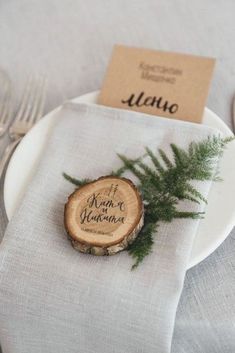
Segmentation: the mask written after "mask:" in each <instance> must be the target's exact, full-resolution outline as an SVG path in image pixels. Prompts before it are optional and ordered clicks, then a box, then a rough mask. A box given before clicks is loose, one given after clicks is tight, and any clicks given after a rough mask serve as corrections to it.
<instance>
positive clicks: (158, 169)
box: [146, 147, 165, 175]
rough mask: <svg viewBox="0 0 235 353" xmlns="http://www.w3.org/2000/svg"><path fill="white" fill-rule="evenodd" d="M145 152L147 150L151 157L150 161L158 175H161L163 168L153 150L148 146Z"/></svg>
mask: <svg viewBox="0 0 235 353" xmlns="http://www.w3.org/2000/svg"><path fill="white" fill-rule="evenodd" d="M146 152H147V155H148V156H149V157H150V158H151V161H152V162H153V164H154V166H155V168H156V170H157V171H158V172H159V174H160V175H163V174H164V172H165V170H164V168H163V167H162V165H161V163H160V162H159V160H158V159H157V157H156V156H155V155H154V154H153V152H152V151H151V150H150V149H149V148H148V147H146Z"/></svg>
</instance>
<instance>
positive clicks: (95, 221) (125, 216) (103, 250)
mask: <svg viewBox="0 0 235 353" xmlns="http://www.w3.org/2000/svg"><path fill="white" fill-rule="evenodd" d="M143 210H144V208H143V202H142V199H141V196H140V194H139V192H138V190H137V189H136V187H135V185H134V184H133V183H132V182H131V181H130V180H129V179H126V178H119V177H114V176H107V177H101V178H99V179H97V180H96V181H93V182H90V183H88V184H86V185H84V186H82V187H80V188H79V189H78V190H76V191H75V192H74V193H73V194H71V195H70V196H69V198H68V202H67V203H66V205H65V215H64V222H65V228H66V230H67V233H68V235H69V237H70V239H71V241H72V245H73V246H74V248H75V249H77V250H79V251H81V252H84V253H91V254H94V255H112V254H115V253H117V252H119V251H121V250H124V249H125V248H126V247H127V246H128V244H130V243H131V242H132V241H133V240H134V239H135V238H136V236H137V234H138V232H139V231H140V229H141V228H142V226H143V218H144V211H143Z"/></svg>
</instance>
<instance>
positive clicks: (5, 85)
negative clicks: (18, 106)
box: [0, 70, 11, 137]
mask: <svg viewBox="0 0 235 353" xmlns="http://www.w3.org/2000/svg"><path fill="white" fill-rule="evenodd" d="M0 90H1V92H2V93H1V99H0V101H1V103H0V137H2V136H3V135H4V134H5V132H6V131H7V128H8V126H9V116H10V98H11V81H10V79H9V77H8V75H7V74H6V73H5V72H4V71H2V70H0Z"/></svg>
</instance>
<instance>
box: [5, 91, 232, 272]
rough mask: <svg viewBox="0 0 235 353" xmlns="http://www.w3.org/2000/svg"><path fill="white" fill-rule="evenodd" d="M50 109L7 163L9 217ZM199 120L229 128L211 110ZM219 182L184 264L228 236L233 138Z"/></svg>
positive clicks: (47, 126)
mask: <svg viewBox="0 0 235 353" xmlns="http://www.w3.org/2000/svg"><path fill="white" fill-rule="evenodd" d="M97 95H98V92H92V93H89V94H85V95H83V96H81V97H78V98H75V99H74V101H75V102H87V103H95V102H96V99H97ZM59 109H61V107H59V108H57V109H55V110H53V111H52V112H50V113H49V114H47V115H46V116H45V117H44V118H43V119H42V120H40V121H39V122H38V123H37V124H36V125H35V126H34V127H33V128H32V129H31V130H30V132H29V133H28V134H27V135H26V136H25V137H24V138H23V140H22V141H21V143H20V144H19V146H18V147H17V149H16V151H15V153H14V154H13V156H12V158H11V161H10V163H9V166H8V169H7V172H6V178H5V183H4V201H5V207H6V213H7V216H8V218H9V219H11V218H12V216H13V214H14V212H15V210H16V208H17V207H18V205H19V204H20V201H21V199H22V196H23V194H24V191H25V189H26V187H27V185H28V183H29V182H30V180H31V178H32V176H33V174H34V172H35V169H36V167H37V165H38V162H39V160H40V158H41V156H42V153H43V150H44V147H45V146H46V143H47V140H48V136H49V133H50V131H51V129H52V128H53V126H54V124H55V121H56V114H55V112H56V111H58V110H59ZM203 124H204V125H208V126H212V127H216V128H217V129H219V130H220V131H221V132H222V133H223V134H225V135H231V134H232V132H231V131H230V130H229V128H228V127H227V126H226V125H225V124H224V122H223V121H222V120H221V119H220V118H219V117H218V116H217V115H216V114H214V113H213V112H212V111H211V110H209V109H207V108H206V109H205V112H204V116H203ZM221 177H222V178H223V182H216V183H213V186H212V188H211V191H210V195H209V200H208V206H207V209H206V218H205V219H204V220H202V221H201V222H200V226H199V229H198V232H197V235H196V238H195V241H194V244H193V250H192V254H191V259H190V262H189V265H188V268H191V267H192V266H194V265H196V264H198V263H199V262H200V261H202V260H203V259H205V258H206V257H207V256H208V255H210V254H211V253H212V252H213V251H214V250H215V249H216V248H217V247H218V246H219V245H220V244H221V243H222V242H223V240H224V239H225V238H226V237H227V236H228V234H229V233H230V231H231V229H232V227H233V226H234V224H235V207H234V203H235V142H234V141H233V142H231V143H230V144H229V146H228V148H227V150H226V152H225V154H224V157H223V159H222V162H221Z"/></svg>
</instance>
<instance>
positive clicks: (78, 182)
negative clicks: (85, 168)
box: [63, 173, 91, 187]
mask: <svg viewBox="0 0 235 353" xmlns="http://www.w3.org/2000/svg"><path fill="white" fill-rule="evenodd" d="M63 177H64V178H65V179H66V180H68V181H69V182H70V183H72V184H73V185H76V186H77V187H81V186H83V185H85V184H87V183H89V182H90V181H91V180H90V179H80V180H79V179H75V178H73V177H71V176H70V175H68V174H66V173H63Z"/></svg>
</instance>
